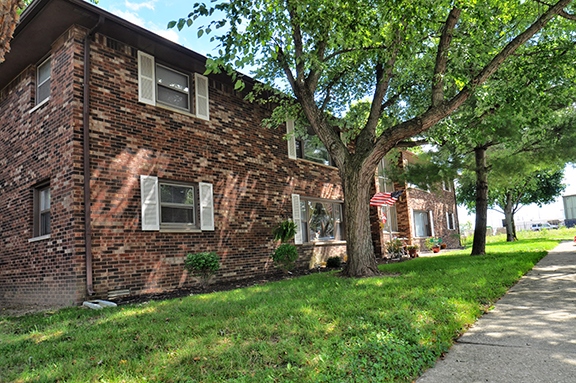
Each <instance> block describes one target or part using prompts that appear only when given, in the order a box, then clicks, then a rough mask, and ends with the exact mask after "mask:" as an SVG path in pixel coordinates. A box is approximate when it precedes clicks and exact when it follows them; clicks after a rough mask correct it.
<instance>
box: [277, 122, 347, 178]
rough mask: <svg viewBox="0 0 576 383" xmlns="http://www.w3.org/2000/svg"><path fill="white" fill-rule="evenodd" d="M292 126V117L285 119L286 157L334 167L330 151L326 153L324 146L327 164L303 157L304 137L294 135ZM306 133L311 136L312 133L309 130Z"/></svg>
mask: <svg viewBox="0 0 576 383" xmlns="http://www.w3.org/2000/svg"><path fill="white" fill-rule="evenodd" d="M294 126H295V125H294V120H292V119H287V120H286V141H287V144H288V158H290V159H293V160H303V161H308V162H312V163H314V164H318V165H322V166H329V167H331V168H333V167H336V165H335V163H334V160H333V159H332V157H331V156H330V153H328V150H327V149H326V147H324V150H326V152H327V154H328V164H326V163H324V162H320V161H315V160H314V159H308V158H305V156H304V152H305V147H306V143H305V141H306V139H305V138H303V137H298V138H297V137H296V134H295V127H294ZM308 135H309V136H312V135H314V134H313V133H310V131H308ZM322 145H323V146H324V143H322Z"/></svg>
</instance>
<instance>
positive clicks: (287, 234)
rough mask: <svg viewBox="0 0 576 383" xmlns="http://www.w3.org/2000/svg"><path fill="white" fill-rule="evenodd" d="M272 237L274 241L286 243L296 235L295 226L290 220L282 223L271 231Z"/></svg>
mask: <svg viewBox="0 0 576 383" xmlns="http://www.w3.org/2000/svg"><path fill="white" fill-rule="evenodd" d="M272 235H274V240H276V241H280V242H288V241H289V240H291V239H292V238H294V236H295V235H296V224H295V223H294V222H292V221H290V220H286V221H282V222H280V224H279V225H278V226H277V227H276V228H275V229H274V230H273V231H272Z"/></svg>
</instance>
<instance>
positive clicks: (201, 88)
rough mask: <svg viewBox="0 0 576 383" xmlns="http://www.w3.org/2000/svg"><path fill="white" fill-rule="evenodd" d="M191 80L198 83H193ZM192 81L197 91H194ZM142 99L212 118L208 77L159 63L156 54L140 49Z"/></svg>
mask: <svg viewBox="0 0 576 383" xmlns="http://www.w3.org/2000/svg"><path fill="white" fill-rule="evenodd" d="M191 80H193V81H194V84H191ZM192 85H193V86H194V94H192V90H191V89H192ZM138 101H140V102H143V103H145V104H150V105H163V106H166V107H170V108H175V109H178V110H182V111H185V112H189V113H193V114H195V115H196V117H198V118H202V119H204V120H209V119H210V113H209V108H208V106H209V93H208V78H207V77H205V76H202V75H201V74H199V73H194V76H193V77H191V76H189V75H188V74H186V73H183V72H180V71H177V70H175V69H173V68H169V67H167V66H165V65H160V64H156V62H155V58H154V56H151V55H149V54H146V53H144V52H141V51H138Z"/></svg>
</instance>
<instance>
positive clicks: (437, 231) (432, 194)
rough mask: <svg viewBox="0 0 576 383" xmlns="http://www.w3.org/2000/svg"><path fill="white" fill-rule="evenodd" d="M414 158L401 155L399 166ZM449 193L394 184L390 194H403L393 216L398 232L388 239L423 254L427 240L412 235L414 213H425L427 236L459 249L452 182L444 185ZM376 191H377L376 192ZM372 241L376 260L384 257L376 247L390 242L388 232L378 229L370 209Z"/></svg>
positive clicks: (382, 252) (458, 232) (382, 250)
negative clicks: (404, 242)
mask: <svg viewBox="0 0 576 383" xmlns="http://www.w3.org/2000/svg"><path fill="white" fill-rule="evenodd" d="M413 158H414V155H413V154H411V153H409V152H402V153H401V156H400V158H399V163H400V164H404V163H406V162H409V161H411V160H412V159H413ZM446 186H448V189H449V190H444V186H438V187H437V189H438V190H433V191H432V190H431V191H427V190H421V189H418V188H415V187H410V186H409V185H403V184H402V185H401V184H398V183H395V184H394V190H400V189H404V190H405V192H404V194H403V195H402V196H401V197H400V198H399V199H398V201H397V202H396V204H395V206H396V214H397V223H398V231H396V232H393V233H392V238H406V239H407V242H408V243H410V244H415V245H418V246H419V247H420V251H426V250H427V249H426V244H425V243H426V239H427V238H429V236H418V235H417V233H416V229H415V226H416V223H415V222H414V211H421V212H427V213H428V217H429V219H431V232H432V233H431V234H432V235H431V236H432V237H436V238H441V239H442V242H443V243H444V244H446V246H447V248H452V249H454V248H459V247H460V246H461V244H460V230H459V222H458V214H457V211H456V196H455V193H454V185H453V183H452V182H449V183H446ZM378 191H380V190H378ZM370 210H371V221H372V237H373V242H374V243H375V252H376V255H377V256H382V257H383V256H386V253H385V246H381V248H380V252H378V244H379V243H381V244H385V243H386V242H388V241H390V234H389V232H386V231H383V230H381V229H380V226H379V225H378V224H377V223H378V221H377V220H378V218H379V217H378V211H377V209H376V208H371V209H370ZM447 213H449V214H451V215H452V219H453V225H454V226H453V228H449V225H448V215H447Z"/></svg>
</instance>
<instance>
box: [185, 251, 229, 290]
mask: <svg viewBox="0 0 576 383" xmlns="http://www.w3.org/2000/svg"><path fill="white" fill-rule="evenodd" d="M184 268H185V269H186V270H188V271H189V272H190V273H191V274H194V275H196V276H198V277H200V283H201V284H202V287H203V288H204V287H206V285H207V284H208V281H209V280H210V278H211V277H212V276H213V275H214V274H215V273H216V271H218V270H219V269H220V258H218V255H216V253H215V252H203V253H196V254H188V255H187V256H186V259H185V260H184Z"/></svg>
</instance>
